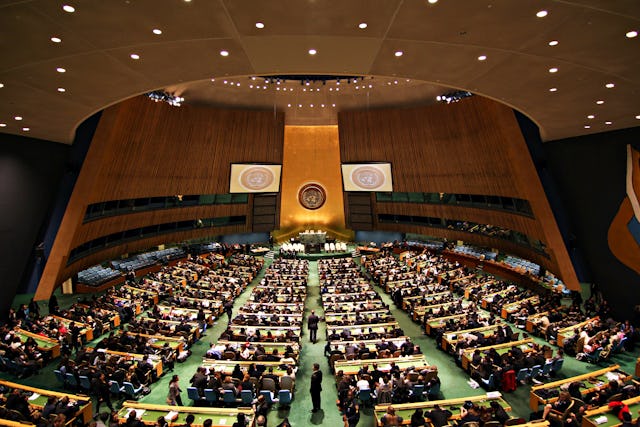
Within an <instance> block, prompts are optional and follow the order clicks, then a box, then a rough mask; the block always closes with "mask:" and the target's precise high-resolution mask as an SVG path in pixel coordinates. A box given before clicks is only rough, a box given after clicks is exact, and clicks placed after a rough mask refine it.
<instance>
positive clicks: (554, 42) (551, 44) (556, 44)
mask: <svg viewBox="0 0 640 427" xmlns="http://www.w3.org/2000/svg"><path fill="white" fill-rule="evenodd" d="M558 43H559V42H558V40H551V41H550V42H549V46H558Z"/></svg>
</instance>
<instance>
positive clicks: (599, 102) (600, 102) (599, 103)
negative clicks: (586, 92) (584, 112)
mask: <svg viewBox="0 0 640 427" xmlns="http://www.w3.org/2000/svg"><path fill="white" fill-rule="evenodd" d="M596 104H598V105H602V104H604V101H603V100H601V99H600V100H598V101H596Z"/></svg>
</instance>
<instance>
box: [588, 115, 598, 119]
mask: <svg viewBox="0 0 640 427" xmlns="http://www.w3.org/2000/svg"><path fill="white" fill-rule="evenodd" d="M595 118H596V116H594V115H593V114H589V115H588V116H587V119H595Z"/></svg>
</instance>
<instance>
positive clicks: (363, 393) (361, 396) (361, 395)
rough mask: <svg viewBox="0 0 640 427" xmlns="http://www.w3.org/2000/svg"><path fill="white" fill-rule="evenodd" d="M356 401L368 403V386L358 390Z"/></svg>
mask: <svg viewBox="0 0 640 427" xmlns="http://www.w3.org/2000/svg"><path fill="white" fill-rule="evenodd" d="M358 402H360V405H362V406H363V407H364V406H367V405H368V404H370V403H371V390H369V389H368V388H365V389H363V390H360V391H359V392H358Z"/></svg>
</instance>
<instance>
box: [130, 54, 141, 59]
mask: <svg viewBox="0 0 640 427" xmlns="http://www.w3.org/2000/svg"><path fill="white" fill-rule="evenodd" d="M129 56H130V57H131V59H140V55H138V54H137V53H132V54H131V55H129Z"/></svg>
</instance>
